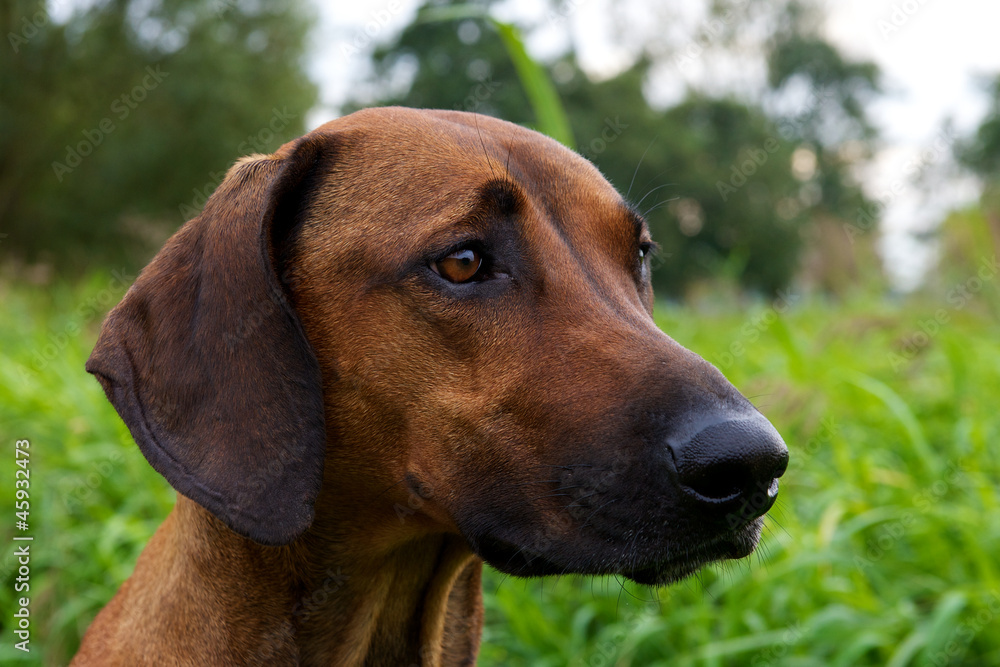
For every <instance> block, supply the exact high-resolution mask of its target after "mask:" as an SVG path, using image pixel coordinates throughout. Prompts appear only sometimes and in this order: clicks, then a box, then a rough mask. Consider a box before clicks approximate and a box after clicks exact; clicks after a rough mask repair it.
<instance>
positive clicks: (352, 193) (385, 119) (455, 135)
mask: <svg viewBox="0 0 1000 667" xmlns="http://www.w3.org/2000/svg"><path fill="white" fill-rule="evenodd" d="M312 136H313V137H314V138H318V139H319V140H321V141H324V142H328V143H329V145H330V151H329V159H328V161H327V163H326V164H325V165H324V166H323V170H324V174H323V176H322V186H321V187H319V188H318V189H317V190H315V191H314V192H313V193H312V195H311V202H310V214H309V218H310V220H311V223H310V225H307V227H308V228H309V229H308V230H307V231H306V232H305V234H304V236H305V237H306V238H310V237H311V238H312V241H314V242H318V243H320V244H321V245H323V246H325V247H326V249H327V250H330V251H333V250H336V249H338V248H339V249H340V250H343V251H352V250H353V246H354V245H355V243H363V244H366V245H368V243H367V242H369V241H373V240H377V242H378V245H379V246H380V247H381V248H382V252H388V251H389V248H392V250H393V254H394V255H397V256H399V257H402V256H405V255H407V254H409V253H411V252H414V251H417V250H418V249H420V246H421V245H422V244H423V243H424V242H425V241H426V239H428V238H429V237H430V236H432V235H434V234H435V233H436V232H438V231H440V230H442V229H445V228H448V227H449V226H452V225H454V224H455V223H456V222H458V221H461V220H463V219H466V218H467V217H468V216H469V215H470V214H471V213H472V212H473V211H474V210H475V209H476V207H477V206H478V205H479V204H480V203H481V201H480V199H481V196H482V192H483V188H484V186H485V185H487V184H490V183H495V182H497V181H506V182H509V183H512V184H514V186H515V187H516V188H518V189H520V190H522V191H523V193H524V194H525V195H526V199H527V201H528V202H529V204H530V206H531V207H532V208H533V214H532V215H529V216H525V218H524V224H531V223H530V222H528V221H529V220H539V219H543V220H547V221H551V222H553V223H554V224H557V225H560V226H565V229H560V230H559V231H560V233H562V234H564V235H565V236H567V237H569V238H572V237H583V236H587V237H593V236H594V235H596V234H606V233H608V232H609V231H613V235H615V236H626V237H628V238H633V236H634V235H633V233H632V225H631V222H630V221H628V220H627V219H626V218H625V217H623V216H622V211H623V210H624V208H625V207H624V202H623V200H622V198H621V195H619V194H618V192H617V191H616V190H615V189H614V188H613V187H612V186H611V185H610V184H609V183H608V182H607V181H606V180H605V179H604V178H603V176H602V175H601V174H600V172H599V171H598V170H597V169H596V168H595V167H594V166H593V165H592V164H591V163H590V162H588V161H587V160H585V159H584V158H582V157H580V156H579V155H578V154H576V153H574V152H573V151H571V150H569V149H568V148H566V147H564V146H562V145H561V144H559V143H558V142H556V141H554V140H552V139H550V138H548V137H546V136H544V135H542V134H539V133H538V132H534V131H532V130H529V129H526V128H523V127H520V126H518V125H515V124H513V123H509V122H506V121H501V120H498V119H495V118H491V117H488V116H481V115H478V114H471V113H466V112H459V111H439V110H415V109H406V108H398V107H396V108H394V107H383V108H375V109H367V110H363V111H359V112H355V113H353V114H351V115H349V116H345V117H343V118H340V119H337V120H335V121H331V122H330V123H327V124H325V125H323V126H321V127H319V128H317V129H316V130H315V131H314V132H313V133H312ZM279 154H280V152H279ZM609 225H610V226H611V227H613V228H614V229H613V230H609V229H608V226H609ZM581 240H582V238H581Z"/></svg>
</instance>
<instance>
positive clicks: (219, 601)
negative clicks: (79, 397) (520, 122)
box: [74, 108, 783, 666]
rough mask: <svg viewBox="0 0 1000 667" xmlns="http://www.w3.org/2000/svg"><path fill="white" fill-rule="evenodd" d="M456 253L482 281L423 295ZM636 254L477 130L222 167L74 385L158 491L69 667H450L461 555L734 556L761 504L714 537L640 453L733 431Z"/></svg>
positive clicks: (311, 141)
mask: <svg viewBox="0 0 1000 667" xmlns="http://www.w3.org/2000/svg"><path fill="white" fill-rule="evenodd" d="M470 241H474V242H475V243H477V244H481V245H482V246H483V247H484V248H485V250H484V255H489V256H490V258H491V259H490V262H491V265H490V272H491V274H490V276H491V278H490V279H489V280H485V281H483V282H478V283H475V284H471V285H453V284H450V283H447V282H446V281H444V280H443V279H442V278H441V277H440V276H439V275H437V274H436V273H435V272H433V271H431V270H430V269H429V265H430V264H431V263H433V262H434V260H435V258H437V257H441V256H443V254H446V253H447V252H448V251H449V250H450V249H453V248H455V247H458V246H459V245H461V244H464V243H469V242H470ZM647 241H648V231H647V230H646V227H645V225H644V223H643V222H642V221H641V219H640V218H639V217H638V216H637V215H635V214H634V213H632V212H631V210H630V209H629V208H628V207H627V206H626V205H625V203H624V202H623V200H622V198H621V197H620V195H619V194H618V193H617V192H616V191H615V190H614V189H613V188H612V187H611V186H610V185H609V184H608V183H607V182H606V181H605V180H604V179H603V178H602V177H601V175H600V173H599V172H598V171H597V170H596V169H594V167H593V166H591V165H590V164H589V163H588V162H586V161H585V160H583V159H582V158H580V157H579V156H577V155H576V154H574V153H572V152H571V151H569V150H567V149H565V148H563V147H562V146H560V145H558V144H557V143H555V142H553V141H551V140H549V139H547V138H545V137H543V136H541V135H539V134H536V133H534V132H530V131H527V130H524V129H522V128H519V127H517V126H514V125H511V124H508V123H504V122H502V121H497V120H494V119H490V118H486V117H481V116H472V115H469V114H462V113H458V112H431V111H414V110H408V109H391V108H390V109H373V110H367V111H364V112H358V113H356V114H353V115H351V116H347V117H345V118H341V119H339V120H337V121H334V122H331V123H328V124H326V125H324V126H322V127H320V128H319V129H317V130H315V131H314V132H312V133H310V134H309V135H307V136H305V137H303V138H302V139H300V140H298V141H296V142H292V143H289V144H286V145H285V146H283V147H282V148H281V149H280V150H279V151H278V152H277V153H275V154H274V155H271V156H253V157H251V158H246V159H244V160H241V161H240V162H239V163H237V164H236V165H235V166H234V167H233V168H232V169H231V170H230V172H229V174H228V175H227V177H226V179H225V181H224V182H223V184H222V185H221V186H220V187H219V189H218V191H217V192H216V193H215V194H214V195H213V196H212V198H211V199H210V200H209V202H208V203H207V205H206V207H205V210H204V212H203V213H202V215H201V216H199V217H198V218H196V219H195V220H193V221H191V222H190V223H188V224H187V225H186V226H185V227H184V228H183V229H181V230H180V231H179V232H178V233H177V234H176V235H175V236H174V237H173V238H172V239H171V240H170V241H169V242H168V243H167V245H166V246H165V248H164V249H163V250H162V251H161V253H160V254H159V255H158V256H157V257H156V259H154V261H153V262H152V263H151V264H150V265H149V266H148V267H147V269H146V270H145V271H144V272H143V273H142V275H141V276H140V278H139V279H138V281H137V282H136V284H135V285H134V286H133V288H132V289H131V290H130V291H129V293H128V295H126V297H125V299H124V300H123V302H122V303H121V304H120V305H119V306H118V307H117V308H116V309H115V310H114V311H113V312H112V313H111V315H109V317H108V320H107V322H106V323H105V326H104V330H103V331H102V335H101V338H100V340H99V342H98V344H97V347H96V348H95V350H94V354H93V355H92V358H91V360H90V362H88V369H89V370H90V371H91V372H93V373H95V374H96V375H97V376H98V378H99V379H100V380H101V382H102V384H103V385H104V387H105V390H106V391H107V392H108V396H109V398H110V399H111V401H112V402H113V403H114V404H115V407H116V408H117V409H118V410H119V412H120V413H121V414H122V416H123V418H124V419H125V421H126V423H127V424H128V425H129V427H130V429H131V430H132V432H133V434H134V435H135V437H136V440H137V442H138V443H139V445H140V447H141V448H142V450H143V453H144V454H145V455H146V457H147V458H148V459H149V460H150V462H151V463H152V464H153V466H154V467H155V468H156V469H157V470H159V471H160V472H161V473H162V474H164V476H166V477H167V479H168V480H169V481H170V482H171V484H173V485H174V487H175V488H177V489H178V491H179V495H178V499H177V506H176V508H175V509H174V511H173V512H172V513H171V515H170V516H169V517H168V518H167V520H166V521H165V522H164V523H163V525H162V526H161V527H160V529H159V530H158V531H157V533H156V535H154V537H153V539H152V540H151V541H150V543H149V545H148V546H147V548H146V550H145V551H144V552H143V554H142V556H141V557H140V558H139V561H138V563H137V564H136V568H135V572H134V574H133V575H132V577H131V578H130V579H129V580H128V581H126V582H125V584H124V585H123V586H122V587H121V590H120V591H119V592H118V594H117V595H116V596H115V598H114V599H113V600H112V601H111V602H110V603H109V604H108V606H107V607H105V609H104V610H103V611H102V612H101V613H100V614H99V615H98V616H97V618H96V619H95V620H94V622H93V624H92V625H91V627H90V629H89V631H88V633H87V635H86V637H85V638H84V641H83V644H82V646H81V648H80V652H79V654H78V655H77V657H76V659H75V661H74V664H76V665H91V664H112V665H129V666H132V665H144V664H150V665H152V664H157V665H167V664H177V665H208V664H211V665H223V664H261V665H286V664H288V665H290V664H306V665H410V664H419V665H471V664H474V662H475V656H476V652H477V649H478V644H479V636H480V632H481V628H482V622H483V612H482V604H481V600H480V572H481V568H482V562H483V560H482V558H485V559H486V560H488V561H489V562H491V564H493V565H494V566H496V567H498V568H500V569H502V570H504V571H508V572H512V573H513V574H519V575H535V574H547V573H557V572H562V571H566V572H584V573H594V574H606V573H611V572H616V573H622V574H625V575H627V576H630V577H632V578H634V579H636V580H637V581H643V582H648V583H663V582H666V581H669V580H673V579H677V578H679V577H682V576H685V575H686V574H688V573H689V572H690V571H693V569H694V568H696V567H697V566H699V565H700V564H702V563H703V562H706V561H708V560H711V559H716V558H722V557H730V556H732V557H738V556H743V555H745V554H746V553H749V551H750V550H751V549H752V548H753V546H754V544H755V543H756V539H757V535H758V534H759V530H760V519H759V518H758V517H759V515H760V514H762V513H763V510H766V507H763V508H762V509H760V508H758V510H757V511H754V512H753V515H752V516H746V517H744V519H741V520H740V521H739V522H738V525H736V524H732V522H730V525H729V526H728V528H724V527H721V523H720V524H719V526H716V525H715V523H713V522H714V521H715V517H714V515H713V517H712V521H708V520H707V519H706V518H705V515H703V514H701V513H700V512H702V510H701V509H689V508H688V504H687V503H688V501H687V500H685V499H684V498H683V497H682V495H683V494H680V492H678V491H676V488H675V487H676V483H675V482H671V481H669V480H670V479H672V477H671V475H674V473H671V472H669V470H673V469H674V468H677V469H680V468H679V466H680V465H681V464H678V463H677V461H674V463H669V462H665V461H664V460H661V459H662V457H661V455H660V454H658V453H657V452H659V451H660V450H661V449H663V448H662V447H659V446H658V445H656V443H654V442H653V441H654V440H655V441H657V442H658V440H657V439H658V438H660V435H659V434H660V433H667V432H671V433H675V432H680V431H683V430H684V429H687V432H695V431H697V429H695V428H694V427H693V426H691V424H693V423H694V422H696V421H698V419H695V418H694V417H691V415H704V414H708V413H712V414H716V413H721V412H726V414H729V413H739V414H749V413H750V412H753V409H752V407H749V404H748V403H747V402H746V401H745V399H743V397H742V396H740V395H739V394H738V392H736V391H735V390H734V389H733V388H732V387H731V386H730V385H729V384H728V382H726V380H725V379H724V378H723V377H722V376H721V374H719V373H718V371H716V370H715V369H714V368H713V367H712V366H711V365H709V364H707V363H706V362H704V361H703V360H702V359H700V358H699V357H697V356H696V355H694V354H692V353H690V352H688V351H687V350H685V349H684V348H682V347H681V346H679V345H677V344H676V343H675V342H673V341H672V340H671V339H669V338H668V337H667V336H665V335H664V334H662V333H661V332H660V331H659V330H657V328H656V327H655V326H654V324H653V321H652V318H651V316H650V312H651V308H652V293H651V290H650V286H649V280H648V275H647V274H648V265H647V264H646V263H645V260H641V259H639V249H640V248H641V247H642V246H641V244H643V243H645V242H647ZM698 423H699V424H702V426H703V425H704V420H702V421H700V422H698ZM712 423H714V422H712ZM699 428H700V427H699ZM651 434H653V435H651ZM779 440H780V439H779ZM651 443H653V444H651ZM782 447H783V445H782ZM651 448H652V449H651ZM683 465H687V464H683ZM671 466H673V468H672V467H671ZM774 474H780V470H778V471H774V470H771V471H768V472H767V475H766V477H767V479H770V478H771V477H772V476H774ZM762 479H763V477H762ZM598 481H599V482H600V484H598ZM582 487H586V488H593V489H595V491H594V493H595V494H597V495H598V496H600V498H599V499H600V501H601V502H594V501H593V499H591V500H590V501H589V504H588V501H587V499H586V498H583V497H579V496H576V497H575V496H573V495H571V494H572V491H569V490H568V489H573V488H582ZM578 503H582V506H584V507H585V509H586V511H585V512H582V513H581V512H577V511H574V504H578ZM577 506H579V505H577ZM640 521H641V523H640ZM720 522H721V519H720ZM709 524H711V525H709ZM626 531H627V532H626Z"/></svg>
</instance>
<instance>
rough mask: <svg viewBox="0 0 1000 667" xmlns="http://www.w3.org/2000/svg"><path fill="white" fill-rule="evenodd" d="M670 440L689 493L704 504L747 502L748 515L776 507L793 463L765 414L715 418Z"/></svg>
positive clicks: (683, 486)
mask: <svg viewBox="0 0 1000 667" xmlns="http://www.w3.org/2000/svg"><path fill="white" fill-rule="evenodd" d="M668 446H669V447H670V450H671V452H672V453H673V457H674V464H675V466H676V467H677V477H678V482H679V483H680V486H681V489H682V490H683V491H684V493H685V494H687V495H688V496H689V497H692V498H694V499H695V500H697V501H700V503H702V504H709V505H725V506H726V507H732V506H734V505H737V504H740V503H742V504H743V510H742V511H741V512H740V516H741V517H742V518H743V519H744V520H751V519H754V518H756V517H758V516H761V515H762V514H764V513H765V512H767V510H768V509H770V508H771V505H773V504H774V499H775V497H776V496H777V495H778V478H779V477H781V476H782V475H783V474H784V472H785V468H787V467H788V448H787V447H786V446H785V443H784V441H783V440H782V439H781V436H780V435H778V432H777V431H776V430H775V429H774V427H773V426H772V425H771V423H770V422H769V421H767V419H765V418H764V417H763V416H762V415H760V414H754V415H751V416H748V417H746V418H742V419H729V420H726V421H721V422H717V423H713V424H711V425H709V426H706V427H705V428H702V429H701V430H699V431H698V432H697V433H695V434H694V435H693V436H691V437H690V439H688V440H686V441H684V442H679V443H678V442H670V443H668Z"/></svg>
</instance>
